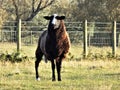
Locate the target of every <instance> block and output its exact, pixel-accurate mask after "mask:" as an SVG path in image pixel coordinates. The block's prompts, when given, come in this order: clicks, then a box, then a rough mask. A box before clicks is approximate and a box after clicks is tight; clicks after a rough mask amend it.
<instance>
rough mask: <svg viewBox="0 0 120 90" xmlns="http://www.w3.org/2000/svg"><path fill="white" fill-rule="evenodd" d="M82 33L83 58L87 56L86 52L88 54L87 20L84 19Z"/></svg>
mask: <svg viewBox="0 0 120 90" xmlns="http://www.w3.org/2000/svg"><path fill="white" fill-rule="evenodd" d="M83 34H84V38H83V39H84V40H83V42H84V46H83V47H84V52H83V53H84V58H86V57H87V54H88V51H87V47H88V46H87V45H88V44H87V20H85V22H84V31H83Z"/></svg>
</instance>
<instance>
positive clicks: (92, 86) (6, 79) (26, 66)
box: [0, 60, 120, 90]
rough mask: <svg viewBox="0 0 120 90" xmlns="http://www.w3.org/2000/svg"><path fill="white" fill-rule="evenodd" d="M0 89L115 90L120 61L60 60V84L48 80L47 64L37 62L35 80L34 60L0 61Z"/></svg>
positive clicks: (48, 66) (49, 76)
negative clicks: (61, 62) (38, 64)
mask: <svg viewBox="0 0 120 90" xmlns="http://www.w3.org/2000/svg"><path fill="white" fill-rule="evenodd" d="M0 69H1V72H0V90H44V89H45V90H119V89H120V61H115V60H114V61H101V60H99V61H87V60H86V61H79V62H78V61H63V65H62V72H61V74H62V81H61V82H58V81H55V82H52V81H51V64H50V62H49V63H47V64H45V63H44V62H43V61H42V62H41V63H40V67H39V73H41V74H40V76H41V81H36V80H35V71H34V60H31V61H27V62H21V63H14V64H12V63H10V62H0Z"/></svg>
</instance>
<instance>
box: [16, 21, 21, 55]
mask: <svg viewBox="0 0 120 90" xmlns="http://www.w3.org/2000/svg"><path fill="white" fill-rule="evenodd" d="M20 50H21V19H19V24H18V31H17V52H19V53H20Z"/></svg>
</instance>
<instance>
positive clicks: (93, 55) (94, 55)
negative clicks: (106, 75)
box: [84, 52, 120, 60]
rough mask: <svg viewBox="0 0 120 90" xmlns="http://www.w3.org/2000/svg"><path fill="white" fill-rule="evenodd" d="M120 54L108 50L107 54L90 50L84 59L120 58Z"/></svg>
mask: <svg viewBox="0 0 120 90" xmlns="http://www.w3.org/2000/svg"><path fill="white" fill-rule="evenodd" d="M119 57H120V55H116V56H113V54H112V53H110V52H107V54H106V55H105V54H102V53H92V52H89V53H88V56H87V57H86V58H84V59H88V60H113V59H115V60H120V58H119Z"/></svg>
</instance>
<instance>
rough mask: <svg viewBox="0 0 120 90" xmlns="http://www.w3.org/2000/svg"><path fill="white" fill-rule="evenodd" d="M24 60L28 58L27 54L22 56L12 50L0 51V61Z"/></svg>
mask: <svg viewBox="0 0 120 90" xmlns="http://www.w3.org/2000/svg"><path fill="white" fill-rule="evenodd" d="M25 60H29V58H28V57H27V56H23V55H21V54H20V53H18V52H13V53H12V54H8V53H7V52H6V53H2V54H0V61H10V62H12V63H14V62H22V61H25Z"/></svg>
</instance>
